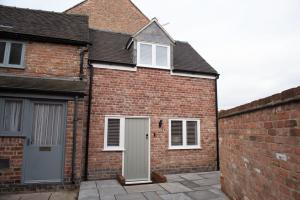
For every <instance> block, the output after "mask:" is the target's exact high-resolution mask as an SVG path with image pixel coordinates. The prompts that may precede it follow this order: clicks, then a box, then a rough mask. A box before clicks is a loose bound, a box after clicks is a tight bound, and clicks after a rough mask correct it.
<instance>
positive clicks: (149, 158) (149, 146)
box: [122, 116, 151, 184]
mask: <svg viewBox="0 0 300 200" xmlns="http://www.w3.org/2000/svg"><path fill="white" fill-rule="evenodd" d="M123 117H124V118H125V121H126V119H148V123H149V124H148V180H146V181H137V182H126V184H137V183H149V182H151V119H150V117H149V116H123ZM123 128H124V129H125V127H123ZM125 134H126V133H125V131H124V138H125ZM125 151H126V149H124V151H123V152H122V176H124V168H125V164H124V154H125ZM125 181H126V180H125Z"/></svg>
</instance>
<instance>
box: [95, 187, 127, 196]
mask: <svg viewBox="0 0 300 200" xmlns="http://www.w3.org/2000/svg"><path fill="white" fill-rule="evenodd" d="M99 193H100V199H111V198H112V197H114V195H118V194H127V192H126V191H125V189H124V188H123V187H122V186H120V185H118V186H114V185H110V186H108V185H105V186H101V187H100V188H99Z"/></svg>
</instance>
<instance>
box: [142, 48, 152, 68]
mask: <svg viewBox="0 0 300 200" xmlns="http://www.w3.org/2000/svg"><path fill="white" fill-rule="evenodd" d="M140 64H145V65H152V45H149V44H140Z"/></svg>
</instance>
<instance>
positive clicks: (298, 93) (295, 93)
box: [219, 86, 300, 119]
mask: <svg viewBox="0 0 300 200" xmlns="http://www.w3.org/2000/svg"><path fill="white" fill-rule="evenodd" d="M298 101H300V86H298V87H295V88H291V89H288V90H285V91H283V92H281V93H277V94H274V95H272V96H269V97H266V98H262V99H259V100H255V101H252V102H250V103H247V104H244V105H241V106H237V107H235V108H231V109H228V110H221V111H220V112H219V119H222V118H228V117H233V116H236V115H241V114H245V113H249V112H255V111H257V110H261V109H265V108H271V107H275V106H278V105H284V104H288V103H292V102H298Z"/></svg>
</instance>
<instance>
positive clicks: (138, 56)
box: [137, 42, 171, 69]
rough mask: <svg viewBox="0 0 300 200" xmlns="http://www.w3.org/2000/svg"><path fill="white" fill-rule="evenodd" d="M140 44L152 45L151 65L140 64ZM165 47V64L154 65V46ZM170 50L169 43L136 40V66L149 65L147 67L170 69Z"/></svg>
mask: <svg viewBox="0 0 300 200" xmlns="http://www.w3.org/2000/svg"><path fill="white" fill-rule="evenodd" d="M141 44H145V45H151V47H152V65H146V64H142V63H141V60H140V56H141ZM157 46H160V47H166V48H167V66H158V65H156V47H157ZM170 55H171V52H170V46H169V45H163V44H157V43H150V42H138V43H137V66H139V67H149V68H158V69H171V67H170V66H171V56H170Z"/></svg>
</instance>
